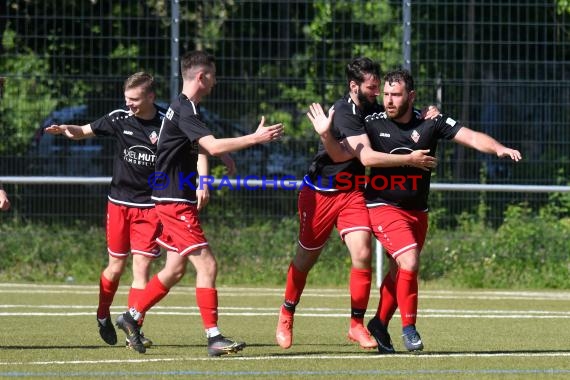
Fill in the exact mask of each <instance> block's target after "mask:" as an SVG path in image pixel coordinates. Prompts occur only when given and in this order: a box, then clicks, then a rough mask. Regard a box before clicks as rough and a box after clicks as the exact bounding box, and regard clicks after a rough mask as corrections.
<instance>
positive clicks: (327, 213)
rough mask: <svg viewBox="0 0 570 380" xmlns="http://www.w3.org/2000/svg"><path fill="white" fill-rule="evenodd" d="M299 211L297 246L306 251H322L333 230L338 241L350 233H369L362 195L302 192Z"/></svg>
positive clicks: (355, 192) (352, 192) (306, 187)
mask: <svg viewBox="0 0 570 380" xmlns="http://www.w3.org/2000/svg"><path fill="white" fill-rule="evenodd" d="M297 208H298V210H299V219H300V224H299V245H301V247H303V248H304V249H306V250H308V251H312V250H317V249H320V248H322V247H323V246H324V245H325V243H326V242H327V240H328V238H329V237H330V234H331V232H332V229H333V227H334V226H335V225H336V228H337V230H338V232H339V235H340V237H341V239H343V238H344V235H346V234H347V233H350V232H353V231H370V221H369V219H368V210H367V209H366V204H365V203H364V196H363V195H362V192H361V191H357V190H355V191H348V192H344V191H331V192H321V191H315V190H313V189H311V188H310V187H308V186H304V187H303V188H301V191H300V192H299V198H298V200H297Z"/></svg>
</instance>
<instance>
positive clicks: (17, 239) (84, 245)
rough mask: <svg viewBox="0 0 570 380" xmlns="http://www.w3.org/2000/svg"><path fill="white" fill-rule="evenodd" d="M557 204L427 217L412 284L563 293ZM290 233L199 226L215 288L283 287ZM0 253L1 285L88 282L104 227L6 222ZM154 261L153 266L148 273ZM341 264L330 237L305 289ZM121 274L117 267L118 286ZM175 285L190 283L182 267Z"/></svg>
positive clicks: (269, 227) (291, 226)
mask: <svg viewBox="0 0 570 380" xmlns="http://www.w3.org/2000/svg"><path fill="white" fill-rule="evenodd" d="M567 199H568V198H567V197H566V196H560V195H554V196H553V197H552V200H551V202H550V203H549V205H548V206H546V207H544V208H542V209H540V210H537V211H533V210H531V209H530V208H529V207H528V206H526V205H524V204H522V205H513V206H510V207H509V208H508V210H507V212H506V214H505V218H504V222H503V224H502V225H501V226H500V227H498V228H496V229H495V228H491V227H489V226H487V225H486V224H485V223H484V222H483V221H484V218H483V215H482V213H484V210H485V207H484V205H482V206H481V210H483V211H481V210H479V214H478V215H468V214H462V215H460V216H458V218H457V219H458V227H457V228H455V229H440V228H437V219H438V216H439V215H440V214H442V213H445V211H444V210H435V211H433V212H432V213H431V219H432V221H431V227H430V232H429V234H428V238H427V241H426V244H425V247H424V250H423V252H422V258H421V260H422V262H421V270H420V278H421V279H422V281H429V282H437V281H442V282H445V283H446V284H451V285H453V286H455V287H469V288H482V287H486V288H552V289H567V288H570V280H569V271H570V267H569V266H570V260H569V255H568V253H569V252H570V240H569V239H568V238H567V237H568V236H569V235H570V218H568V207H567V206H566V205H567V204H568V202H567ZM297 228H298V221H297V218H296V217H291V218H285V219H282V220H281V221H279V222H274V221H270V222H267V221H264V222H255V223H251V224H250V225H247V226H237V227H236V226H231V225H223V224H221V223H210V224H206V225H205V231H206V234H207V236H208V239H209V241H210V244H211V246H212V249H213V250H214V253H215V254H216V256H217V258H218V262H219V276H218V283H219V284H220V285H230V284H240V285H260V284H262V285H268V286H281V285H283V284H284V283H285V277H286V271H287V268H288V266H289V263H290V260H291V258H292V257H293V255H294V252H295V246H296V241H297ZM0 252H2V254H1V255H0V268H1V269H0V281H5V282H7V281H12V282H20V281H30V282H55V283H58V282H66V281H68V282H70V281H73V282H77V283H92V284H96V283H97V282H98V278H99V275H100V271H101V270H102V268H103V267H104V266H105V264H106V262H107V255H106V245H105V232H104V229H103V228H96V227H86V226H84V225H82V224H81V223H78V224H76V225H74V226H71V227H69V226H66V227H62V226H58V225H51V226H49V225H38V224H33V223H25V224H24V223H21V222H19V221H18V220H16V219H14V220H9V221H6V222H5V223H3V224H2V225H0ZM163 260H164V259H163V258H162V259H159V262H157V263H156V265H155V267H154V270H155V271H157V270H159V269H160V268H161V267H162V265H163ZM385 262H386V260H385ZM189 268H191V266H190V267H189ZM349 268H350V256H349V254H348V252H347V250H346V248H345V247H344V246H343V244H342V242H341V241H340V239H339V238H338V235H337V234H336V232H335V233H334V234H333V235H332V237H331V239H330V241H329V243H328V245H327V247H326V248H325V250H324V251H323V253H322V254H321V260H320V261H319V263H317V265H316V266H315V267H314V269H313V270H312V272H311V275H310V276H309V284H313V285H318V286H346V284H347V281H348V273H349ZM130 278H131V277H130V273H129V271H127V273H126V274H125V277H124V278H123V284H125V283H128V282H129V281H130ZM183 281H184V282H185V283H188V284H193V282H194V273H193V271H192V269H190V270H189V272H188V274H187V275H186V278H185V279H183Z"/></svg>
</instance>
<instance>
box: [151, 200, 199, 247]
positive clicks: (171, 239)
mask: <svg viewBox="0 0 570 380" xmlns="http://www.w3.org/2000/svg"><path fill="white" fill-rule="evenodd" d="M155 208H156V212H157V213H158V217H159V218H160V221H161V222H162V235H161V236H160V237H159V238H158V240H157V241H158V244H160V245H161V246H163V247H164V248H166V249H168V250H169V251H174V252H178V254H179V255H180V256H187V255H188V254H189V253H191V252H192V251H195V250H197V249H200V248H201V247H207V246H208V241H207V240H206V236H204V231H202V227H201V226H200V220H199V219H198V209H197V208H196V205H193V204H190V203H183V202H168V203H157V204H156V205H155Z"/></svg>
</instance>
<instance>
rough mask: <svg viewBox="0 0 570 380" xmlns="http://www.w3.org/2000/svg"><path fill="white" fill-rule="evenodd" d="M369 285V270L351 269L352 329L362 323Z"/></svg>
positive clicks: (370, 275)
mask: <svg viewBox="0 0 570 380" xmlns="http://www.w3.org/2000/svg"><path fill="white" fill-rule="evenodd" d="M371 284H372V270H371V269H356V268H351V270H350V280H349V289H350V326H351V327H354V326H355V325H356V324H362V323H363V320H364V313H366V308H367V307H368V300H369V299H370V286H371Z"/></svg>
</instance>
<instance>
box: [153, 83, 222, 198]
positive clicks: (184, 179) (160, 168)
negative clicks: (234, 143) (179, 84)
mask: <svg viewBox="0 0 570 380" xmlns="http://www.w3.org/2000/svg"><path fill="white" fill-rule="evenodd" d="M208 135H212V132H211V131H210V129H209V128H208V127H207V126H206V124H205V123H204V121H203V120H202V117H201V116H200V109H199V107H198V105H197V104H194V103H193V102H192V101H191V100H190V99H188V98H187V97H186V95H184V94H180V95H179V97H178V98H177V99H176V100H175V101H174V102H172V104H171V105H170V108H168V111H167V112H166V116H165V118H164V122H163V126H162V129H161V130H160V136H159V138H158V150H157V160H156V172H157V173H156V174H157V175H156V176H155V178H156V180H157V181H156V182H155V183H154V184H153V187H154V189H153V193H152V199H153V200H155V201H157V202H187V203H195V202H196V189H197V178H198V167H197V163H198V153H199V145H198V140H199V139H200V138H202V137H204V136H208Z"/></svg>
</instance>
